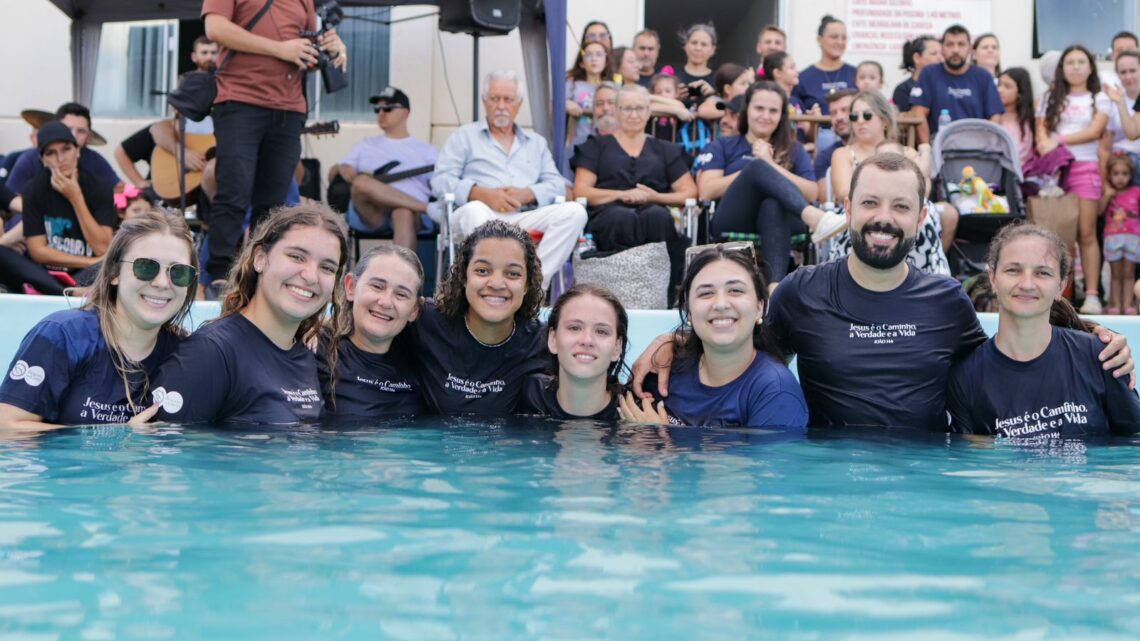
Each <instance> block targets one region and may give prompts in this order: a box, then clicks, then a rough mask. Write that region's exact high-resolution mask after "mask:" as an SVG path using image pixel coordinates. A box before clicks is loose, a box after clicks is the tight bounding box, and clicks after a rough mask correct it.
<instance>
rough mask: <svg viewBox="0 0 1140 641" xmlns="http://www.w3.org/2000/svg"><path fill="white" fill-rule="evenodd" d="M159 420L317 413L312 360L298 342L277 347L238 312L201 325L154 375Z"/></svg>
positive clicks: (257, 419)
mask: <svg viewBox="0 0 1140 641" xmlns="http://www.w3.org/2000/svg"><path fill="white" fill-rule="evenodd" d="M154 387H155V390H154V402H156V403H162V410H160V411H159V413H158V418H159V420H163V421H173V422H177V423H200V422H207V421H209V422H218V421H231V422H242V423H274V424H279V425H285V424H293V423H303V422H309V421H315V420H317V419H318V418H320V415H321V406H322V401H321V384H320V381H319V380H318V378H317V359H316V357H315V356H313V353H312V352H310V351H309V349H308V348H307V347H305V345H304V343H302V342H301V341H296V342H295V343H294V344H293V346H292V347H290V348H289V349H281V348H280V347H278V346H277V345H276V344H274V343H273V341H271V340H269V337H268V336H266V335H265V334H263V333H262V332H261V330H260V329H258V328H257V326H256V325H254V324H253V323H252V322H250V321H249V319H247V318H246V317H245V316H242V315H241V314H231V315H230V316H226V317H225V318H222V319H219V320H216V321H213V322H211V323H207V324H206V325H204V326H202V328H201V329H199V330H198V331H196V332H194V334H193V335H192V336H191V337H190V338H189V339H187V340H185V341H183V342H182V345H181V346H180V347H179V348H178V351H176V352H175V353H174V355H173V356H171V357H170V359H169V360H167V361H166V364H164V365H163V366H162V368H161V369H160V370H159V372H158V376H157V378H156V380H155V385H154Z"/></svg>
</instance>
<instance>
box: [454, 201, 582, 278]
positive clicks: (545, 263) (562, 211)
mask: <svg viewBox="0 0 1140 641" xmlns="http://www.w3.org/2000/svg"><path fill="white" fill-rule="evenodd" d="M488 220H501V221H503V222H507V223H512V224H515V225H518V226H519V227H522V228H523V229H525V230H527V231H540V232H542V241H541V242H539V243H538V259H539V260H540V261H542V287H543V289H545V288H547V287H550V280H551V278H553V277H554V275H555V274H557V273H558V271H559V270H561V269H562V265H564V264H565V263H566V261H568V260H570V255H571V254H572V253H574V248H575V247H577V246H578V238H579V237H580V236H581V235H582V230H583V229H585V227H586V208H585V207H583V206H581V205H579V204H578V203H562V204H557V205H547V206H545V207H539V208H538V209H532V210H530V211H516V212H510V213H506V214H500V213H497V212H495V211H492V210H491V208H490V207H488V206H487V205H486V204H484V203H482V202H480V201H478V200H472V201H471V202H469V203H467V204H466V205H463V206H462V207H460V208H458V209H456V210H455V211H454V212H452V213H451V229H452V231H453V232H454V233H456V234H461V235H463V236H469V235H471V232H473V231H475V228H476V227H478V226H479V225H482V224H483V223H485V222H487V221H488Z"/></svg>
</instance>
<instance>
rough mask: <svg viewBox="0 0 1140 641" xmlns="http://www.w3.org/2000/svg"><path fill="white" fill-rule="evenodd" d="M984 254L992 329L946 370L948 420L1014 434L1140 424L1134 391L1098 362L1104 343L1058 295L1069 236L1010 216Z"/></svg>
mask: <svg viewBox="0 0 1140 641" xmlns="http://www.w3.org/2000/svg"><path fill="white" fill-rule="evenodd" d="M986 262H987V263H988V267H989V279H990V285H991V287H992V288H993V290H994V292H995V294H996V296H997V302H998V310H999V311H998V331H997V334H996V335H995V336H994V337H993V338H991V339H990V340H988V341H986V342H985V343H983V344H982V345H981V346H980V347H978V348H977V350H976V351H974V352H973V353H972V354H970V355H968V356H966V357H965V358H963V359H962V360H961V361H959V362H958V363H957V364H955V365H954V367H953V368H952V369H951V371H950V384H949V389H948V394H947V396H948V398H947V406H948V409H949V411H950V417H951V426H952V429H953V430H954V431H956V432H966V433H973V434H993V435H996V436H1004V437H1008V438H1018V439H1042V438H1045V439H1052V438H1072V437H1080V436H1108V435H1110V434H1136V433H1137V432H1140V398H1137V396H1136V392H1134V391H1131V390H1129V389H1128V379H1127V377H1122V378H1114V377H1113V374H1112V372H1111V371H1106V370H1104V369H1102V368H1101V367H1100V360H1099V358H1098V355H1099V354H1100V352H1101V350H1102V349H1103V347H1104V345H1103V344H1102V343H1101V342H1100V340H1099V339H1098V338H1097V337H1096V336H1095V335H1094V334H1090V333H1087V331H1088V329H1089V327H1088V326H1087V325H1086V324H1085V323H1083V322H1082V321H1081V320H1080V318H1078V317H1077V315H1076V313H1075V312H1074V310H1073V308H1072V306H1070V305H1069V303H1068V301H1066V300H1065V299H1064V297H1063V296H1062V295H1061V292H1062V291H1063V290H1064V289H1065V286H1066V284H1067V282H1068V277H1069V270H1070V269H1071V267H1072V259H1071V258H1070V257H1069V249H1068V248H1067V247H1066V246H1065V243H1064V242H1063V241H1062V240H1061V239H1060V238H1058V237H1057V235H1056V234H1054V233H1053V232H1051V231H1048V230H1046V229H1044V228H1041V227H1037V226H1035V225H1008V226H1006V227H1004V228H1003V229H1002V230H1001V231H1000V232H998V234H997V236H995V237H994V240H993V242H992V243H991V244H990V251H989V256H988V257H987V260H986Z"/></svg>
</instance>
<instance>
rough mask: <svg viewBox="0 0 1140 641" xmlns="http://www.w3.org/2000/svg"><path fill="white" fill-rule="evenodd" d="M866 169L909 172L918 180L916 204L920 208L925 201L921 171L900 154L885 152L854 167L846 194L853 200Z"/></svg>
mask: <svg viewBox="0 0 1140 641" xmlns="http://www.w3.org/2000/svg"><path fill="white" fill-rule="evenodd" d="M867 167H874V168H875V169H878V170H879V171H885V172H888V173H896V172H900V171H909V172H911V173H913V174H914V176H915V178H917V179H918V194H917V195H918V204H919V206H920V207H921V206H922V204H923V203H924V202H925V201H926V178H925V177H924V176H923V175H922V170H921V169H919V167H918V165H917V164H915V162H914V161H913V160H911V159H910V158H907V157H906V156H904V155H902V154H896V153H892V152H886V153H881V154H875V155H873V156H871V157H870V158H867V159H866V160H864V161H863V162H861V163H859V164H858V165H856V166H855V171H854V172H853V173H852V174H851V189H850V191H849V192H848V193H849V194H850V195H851V198H852V199H854V198H855V187H856V185H858V184H859V177H860V176H861V175H863V170H864V169H866V168H867Z"/></svg>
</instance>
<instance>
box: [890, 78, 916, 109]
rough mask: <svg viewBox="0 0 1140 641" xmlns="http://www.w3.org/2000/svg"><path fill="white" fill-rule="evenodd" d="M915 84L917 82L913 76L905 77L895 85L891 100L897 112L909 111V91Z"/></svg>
mask: <svg viewBox="0 0 1140 641" xmlns="http://www.w3.org/2000/svg"><path fill="white" fill-rule="evenodd" d="M916 84H918V82H917V81H916V80H915V79H914V78H907V79H906V80H903V81H902V82H900V83H899V84H898V86H897V87H895V92H894V94H892V95H891V102H893V103H894V105H895V108H896V109H898V110H899V113H906V112H908V111H910V92H911V91H912V90H913V89H914V86H915V85H916Z"/></svg>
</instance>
